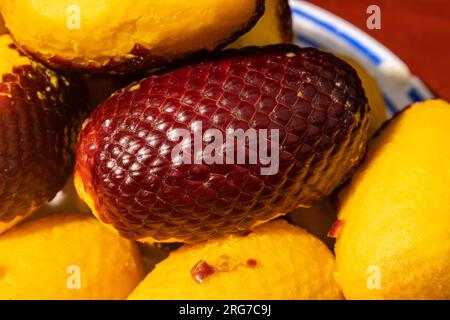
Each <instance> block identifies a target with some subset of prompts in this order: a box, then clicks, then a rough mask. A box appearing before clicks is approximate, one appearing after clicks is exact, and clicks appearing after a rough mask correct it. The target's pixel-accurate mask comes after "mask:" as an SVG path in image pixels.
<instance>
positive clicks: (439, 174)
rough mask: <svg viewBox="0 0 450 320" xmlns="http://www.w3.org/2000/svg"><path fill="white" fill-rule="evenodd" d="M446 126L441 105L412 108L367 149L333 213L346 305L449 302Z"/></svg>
mask: <svg viewBox="0 0 450 320" xmlns="http://www.w3.org/2000/svg"><path fill="white" fill-rule="evenodd" d="M449 123H450V105H449V104H448V103H446V102H444V101H442V100H435V101H428V102H424V103H419V104H416V105H414V106H412V107H411V108H410V109H407V110H406V111H404V112H403V113H402V114H400V115H399V116H398V117H397V118H396V119H395V120H393V122H392V123H391V124H389V125H388V127H387V128H386V129H385V130H384V131H382V133H381V134H380V136H379V137H377V138H376V140H375V141H374V142H373V144H372V146H371V147H370V149H369V153H368V156H367V160H366V162H365V163H364V164H363V165H362V167H361V168H360V169H359V171H358V172H357V174H356V175H355V177H354V178H353V180H352V183H351V185H350V187H349V189H348V190H346V191H345V193H344V195H343V197H342V203H341V208H340V213H339V219H341V220H343V221H344V226H343V229H342V232H341V234H340V236H339V238H338V240H337V244H336V256H337V269H338V281H339V283H340V285H341V286H342V288H343V291H344V294H345V296H346V298H348V299H449V298H450V233H449V232H448V230H449V229H450V214H449V212H450V197H449V194H448V185H449V184H450V163H449V159H450V144H449V143H448V141H450V130H449V126H448V124H449Z"/></svg>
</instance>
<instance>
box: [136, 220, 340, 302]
mask: <svg viewBox="0 0 450 320" xmlns="http://www.w3.org/2000/svg"><path fill="white" fill-rule="evenodd" d="M202 260H203V261H205V262H206V263H207V264H209V265H210V266H211V267H212V268H213V272H212V274H210V275H209V276H207V277H204V279H203V282H202V283H198V282H197V281H196V280H195V279H194V277H193V274H192V271H191V270H192V269H193V267H194V266H195V265H197V263H198V262H199V261H202ZM249 262H250V263H249ZM333 272H334V257H333V254H332V253H331V252H330V250H328V248H327V247H326V246H325V245H324V244H323V243H322V242H320V240H318V239H317V238H315V237H313V236H312V235H310V234H308V233H307V232H306V231H305V230H303V229H301V228H298V227H295V226H293V225H290V224H288V223H287V222H285V221H282V220H277V221H273V222H269V223H266V224H264V225H262V226H260V227H258V228H255V230H254V232H252V233H250V234H248V235H246V236H244V237H240V236H235V235H232V236H227V237H224V238H221V239H217V240H214V241H207V242H204V243H200V244H197V245H193V246H183V247H182V248H180V249H178V250H176V251H174V252H172V253H171V254H170V255H169V257H168V258H167V259H165V260H164V261H162V262H161V263H159V264H158V265H157V266H156V268H155V269H154V270H153V271H152V272H151V273H150V274H149V275H148V276H147V278H145V279H144V281H142V282H141V283H140V284H139V286H138V287H137V288H136V289H135V290H134V291H133V293H132V294H131V295H130V296H129V298H128V299H129V300H142V299H144V300H145V299H149V300H150V299H169V300H170V299H183V300H184V299H186V300H208V299H217V300H222V299H225V300H229V299H231V300H241V299H243V300H247V299H251V300H266V299H267V300H272V299H285V300H293V299H296V300H307V299H308V300H320V299H329V300H340V299H342V294H341V292H340V291H339V288H338V286H337V283H336V281H335V279H334V277H333ZM194 275H195V274H194Z"/></svg>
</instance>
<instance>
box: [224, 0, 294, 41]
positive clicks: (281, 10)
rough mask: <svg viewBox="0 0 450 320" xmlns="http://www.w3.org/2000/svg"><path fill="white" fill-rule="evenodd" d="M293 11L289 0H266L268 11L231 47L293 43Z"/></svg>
mask: <svg viewBox="0 0 450 320" xmlns="http://www.w3.org/2000/svg"><path fill="white" fill-rule="evenodd" d="M293 39H294V32H293V29H292V12H291V7H290V5H289V1H288V0H266V11H265V12H264V15H263V16H262V17H261V19H259V21H258V23H257V24H256V25H255V26H254V27H253V29H251V30H250V31H249V32H247V33H246V34H244V35H242V36H241V37H240V38H239V39H237V40H236V41H235V42H233V43H232V44H231V45H230V46H229V47H230V48H237V49H238V48H244V47H248V46H266V45H271V44H280V43H292V40H293Z"/></svg>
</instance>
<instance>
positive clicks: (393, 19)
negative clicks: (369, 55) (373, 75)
mask: <svg viewBox="0 0 450 320" xmlns="http://www.w3.org/2000/svg"><path fill="white" fill-rule="evenodd" d="M309 2H311V3H314V4H316V5H318V6H320V7H322V8H324V9H326V10H329V11H331V12H333V13H335V14H337V15H338V16H340V17H342V18H344V19H346V20H348V21H350V22H351V23H353V24H354V25H356V26H358V27H359V28H361V29H362V30H364V31H365V32H366V33H368V34H370V35H371V36H373V37H374V38H375V39H377V40H379V41H380V42H381V43H383V44H384V45H385V46H386V47H388V48H389V49H390V50H392V51H393V52H394V53H395V54H397V55H398V56H399V57H400V58H401V59H402V60H403V61H405V62H406V64H407V65H408V66H409V67H410V69H411V70H412V72H413V73H414V74H416V75H418V76H419V77H420V78H421V79H422V80H423V81H424V82H425V83H426V84H427V85H428V86H429V87H430V88H431V90H433V91H434V92H435V93H436V94H437V95H438V96H440V97H442V98H444V99H446V100H447V101H450V0H372V1H367V0H310V1H309ZM373 4H375V5H378V6H380V8H381V30H369V29H367V26H366V21H367V18H368V15H367V14H366V10H367V7H368V6H369V5H373Z"/></svg>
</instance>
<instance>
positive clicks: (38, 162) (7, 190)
mask: <svg viewBox="0 0 450 320" xmlns="http://www.w3.org/2000/svg"><path fill="white" fill-rule="evenodd" d="M0 57H1V60H0V73H1V75H0V77H1V80H0V233H1V232H2V231H4V230H5V229H7V228H8V227H10V226H11V225H13V224H15V223H17V222H18V221H20V220H21V219H22V218H23V217H24V216H26V215H28V214H30V213H31V212H32V211H33V210H34V209H35V208H37V207H38V206H40V205H41V204H43V203H44V202H45V201H48V200H51V199H52V198H53V197H54V196H55V194H56V193H57V192H58V191H59V190H61V189H62V188H63V186H64V184H65V183H66V180H67V179H68V178H69V176H70V174H71V172H72V169H73V164H74V151H75V144H76V139H77V134H78V131H79V127H80V126H81V122H82V117H83V116H85V115H86V114H87V109H88V106H87V102H86V101H87V98H86V92H85V88H84V86H83V85H82V82H81V81H80V79H78V78H77V77H75V76H64V75H60V74H57V73H55V72H53V71H51V70H49V69H46V68H44V67H43V66H41V65H39V64H36V63H34V62H32V61H30V60H29V59H28V58H26V57H24V56H22V55H20V54H19V52H18V51H17V50H16V49H15V47H14V45H13V44H12V40H11V38H10V37H9V36H8V35H3V36H1V37H0Z"/></svg>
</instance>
